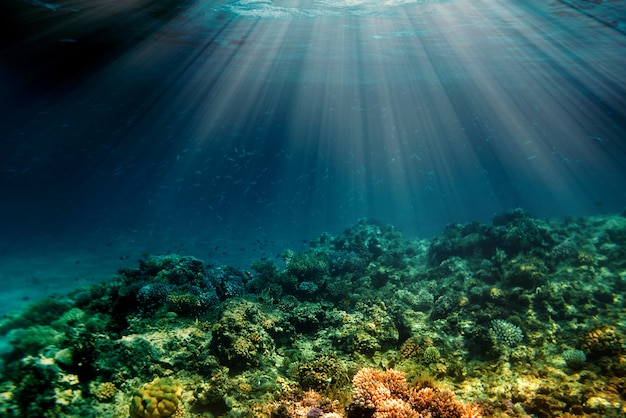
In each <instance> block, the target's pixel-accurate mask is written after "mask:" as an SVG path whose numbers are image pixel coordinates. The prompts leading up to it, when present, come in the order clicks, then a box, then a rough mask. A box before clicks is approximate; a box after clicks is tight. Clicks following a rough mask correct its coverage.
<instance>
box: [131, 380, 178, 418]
mask: <svg viewBox="0 0 626 418" xmlns="http://www.w3.org/2000/svg"><path fill="white" fill-rule="evenodd" d="M182 393H183V390H182V388H181V387H180V386H179V385H177V384H176V383H175V382H174V381H173V380H172V379H170V378H164V379H155V380H154V381H153V382H152V383H150V384H148V385H147V386H146V387H144V388H143V389H140V390H136V391H135V392H134V393H133V399H132V402H131V404H130V411H129V412H130V416H131V418H160V417H169V416H170V415H172V414H173V413H174V411H176V409H177V408H178V403H179V402H180V397H181V395H182Z"/></svg>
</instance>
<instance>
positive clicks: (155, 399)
mask: <svg viewBox="0 0 626 418" xmlns="http://www.w3.org/2000/svg"><path fill="white" fill-rule="evenodd" d="M255 243H256V244H255ZM210 244H211V246H212V247H211V248H212V251H213V253H210V252H209V251H208V250H207V246H208V245H209V242H202V243H201V244H200V241H198V242H196V243H194V244H192V245H189V244H187V245H186V246H179V247H177V248H175V249H174V250H173V251H172V252H169V253H168V254H156V253H154V252H151V251H150V250H151V248H149V246H141V245H135V246H134V247H133V248H134V249H133V250H131V249H130V247H129V248H120V247H116V246H113V248H114V250H110V251H109V252H103V251H102V250H103V249H102V248H99V247H98V246H93V247H90V246H83V247H82V248H81V249H80V250H76V251H74V252H68V251H62V250H61V249H59V252H58V256H55V257H54V258H55V263H53V264H51V263H50V258H49V257H46V258H44V257H40V258H37V257H36V255H32V253H31V255H30V256H29V258H28V259H29V260H31V262H29V263H27V265H26V266H25V263H24V261H23V260H24V258H23V257H16V258H15V259H3V260H2V263H1V264H0V274H1V275H2V276H1V277H0V281H2V282H3V283H5V291H3V292H2V300H1V301H0V307H1V308H0V309H2V314H3V319H2V321H1V322H0V334H2V335H3V341H4V348H3V350H2V363H1V365H0V415H1V416H7V417H81V418H84V417H103V416H110V417H128V416H130V417H131V418H137V417H166V416H172V417H179V418H182V417H320V416H321V417H327V418H337V417H352V418H354V417H426V416H428V417H445V418H450V417H478V416H485V417H487V416H499V417H501V416H507V417H509V416H510V417H524V416H536V417H552V416H563V417H576V416H581V417H582V416H590V417H601V416H602V417H621V416H624V414H626V356H625V354H626V347H625V345H624V333H625V332H626V329H625V327H626V323H625V319H626V310H625V306H626V305H625V303H626V302H625V301H624V297H623V295H624V290H626V217H625V215H624V214H620V215H612V216H597V217H586V218H569V219H548V220H545V219H538V218H534V217H533V216H531V215H530V214H528V213H526V212H524V211H523V210H520V209H516V210H512V211H509V212H506V213H503V214H500V215H497V216H495V217H494V218H493V221H492V223H491V224H490V225H485V224H480V223H478V222H473V223H467V224H453V225H449V226H448V227H447V228H446V229H445V230H444V231H443V233H442V234H441V235H439V236H437V237H435V238H433V239H429V240H425V239H408V238H405V237H404V236H403V234H402V232H401V231H398V230H397V229H396V228H394V227H393V226H390V225H384V224H381V223H379V222H376V221H372V220H365V219H363V220H360V221H358V222H357V223H355V224H353V225H349V226H347V227H346V229H345V231H344V232H343V233H342V234H337V235H330V234H322V235H320V236H319V237H317V238H315V239H313V240H311V241H310V242H309V243H308V248H301V243H297V244H296V243H294V246H293V247H291V249H289V248H284V249H283V250H284V251H281V252H277V251H276V250H275V249H274V248H273V246H274V245H275V244H276V243H272V244H270V243H267V242H264V241H262V240H261V241H259V240H256V241H255V240H254V239H251V240H250V246H247V245H246V246H244V247H239V248H237V247H236V246H234V245H231V246H229V245H227V244H224V245H222V246H220V245H218V244H215V243H213V242H211V243H210ZM214 244H215V245H214ZM104 245H106V244H104ZM255 245H256V247H255ZM270 247H271V248H270ZM109 248H110V247H109ZM139 248H141V249H139ZM242 248H244V249H245V250H246V251H243V250H242ZM125 250H128V251H125ZM220 252H221V254H220ZM244 252H245V253H246V254H245V257H248V259H250V256H255V255H258V257H257V258H255V259H254V261H253V262H252V263H251V264H250V265H246V266H243V265H240V263H241V260H243V259H244V258H245V257H244V255H243V254H242V253H244ZM49 254H52V255H54V253H49ZM102 254H110V255H111V256H110V257H103V256H102ZM203 255H204V256H206V258H207V259H203V257H202V256H203ZM220 255H221V256H222V257H221V258H220ZM105 258H106V260H105ZM20 260H22V262H21V263H20ZM137 260H139V261H137ZM217 260H220V262H219V263H218V262H216V261H217ZM230 262H232V263H230ZM51 265H54V268H53V269H52V268H51V267H50V266H51ZM120 267H121V268H120ZM118 268H120V269H119V271H118V273H117V274H115V275H111V273H110V272H111V271H115V270H116V269H118ZM12 278H20V280H18V281H16V280H12Z"/></svg>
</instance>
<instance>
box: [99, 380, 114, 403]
mask: <svg viewBox="0 0 626 418" xmlns="http://www.w3.org/2000/svg"><path fill="white" fill-rule="evenodd" d="M116 391H117V389H116V388H115V385H114V384H113V383H111V382H103V383H100V384H99V385H98V386H97V387H96V389H95V390H94V392H93V395H94V396H95V397H96V399H98V401H100V402H108V401H110V400H111V399H113V397H114V396H115V392H116Z"/></svg>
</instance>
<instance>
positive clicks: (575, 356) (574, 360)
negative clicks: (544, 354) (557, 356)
mask: <svg viewBox="0 0 626 418" xmlns="http://www.w3.org/2000/svg"><path fill="white" fill-rule="evenodd" d="M561 357H562V358H563V360H565V363H566V364H567V366H568V367H569V368H571V369H580V368H581V367H582V366H583V365H584V364H585V362H586V361H587V356H586V355H585V352H584V351H582V350H565V351H563V352H562V353H561Z"/></svg>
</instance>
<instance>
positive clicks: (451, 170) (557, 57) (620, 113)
mask: <svg viewBox="0 0 626 418" xmlns="http://www.w3.org/2000/svg"><path fill="white" fill-rule="evenodd" d="M5 3H7V5H5V6H2V7H3V8H6V9H3V10H0V11H1V12H2V13H0V14H2V15H3V18H2V21H1V22H0V23H2V25H3V27H5V28H9V30H10V31H11V35H9V36H8V37H6V38H5V39H4V40H3V41H2V44H1V46H2V53H1V54H0V59H1V61H0V63H1V64H0V85H1V86H2V87H1V88H0V98H1V102H0V103H1V104H2V108H3V111H2V114H1V116H0V118H1V119H0V126H1V128H0V135H1V138H2V143H1V146H2V149H1V153H0V193H1V195H2V198H1V199H0V219H1V224H0V228H1V231H2V235H1V236H0V240H1V242H0V249H1V250H2V252H3V257H4V258H3V259H2V261H0V281H4V282H6V283H9V282H10V283H12V286H14V287H16V288H20V287H24V286H26V283H29V284H28V286H29V287H30V288H31V289H32V288H33V287H34V288H36V287H41V286H44V284H45V283H46V279H45V277H47V276H46V272H47V271H48V270H47V269H48V268H49V269H52V268H57V269H58V268H59V265H60V266H62V270H63V269H65V271H68V277H71V281H72V282H71V283H75V282H76V281H78V282H80V280H78V279H77V277H80V278H85V277H87V276H89V277H94V278H96V279H100V278H103V277H105V276H110V275H111V274H113V272H114V267H113V266H114V265H116V264H120V265H121V264H124V263H126V262H128V263H130V262H132V264H134V263H135V260H136V259H137V258H138V257H140V256H141V254H143V253H163V252H172V251H177V252H182V253H185V254H191V255H195V256H197V257H200V258H201V259H203V260H205V261H207V262H211V263H217V264H224V263H229V264H239V265H240V266H245V265H247V264H248V263H249V261H250V260H252V259H254V258H259V257H275V256H276V255H277V254H278V253H279V252H280V251H281V250H282V249H284V248H287V247H290V248H294V249H297V248H299V246H302V245H304V244H303V241H304V240H308V239H311V238H314V237H316V236H317V235H319V234H320V233H321V232H324V231H328V232H331V233H337V232H340V231H341V230H343V228H345V227H346V226H347V225H348V224H351V223H353V222H355V221H356V220H357V219H359V218H361V217H371V218H376V219H378V220H380V221H382V222H383V223H390V224H394V225H396V226H397V227H398V228H399V229H401V230H402V231H403V232H404V233H405V234H406V235H408V236H418V237H425V238H426V237H432V236H434V235H436V234H438V233H439V232H440V231H441V230H442V228H443V227H444V226H445V225H446V224H448V223H452V222H468V221H474V220H476V221H480V222H487V223H488V222H490V220H491V218H492V216H493V215H494V214H495V213H499V212H503V211H505V210H508V209H511V208H515V207H523V208H525V209H526V210H528V211H529V212H530V213H532V214H534V215H536V216H540V217H564V216H583V215H594V214H603V213H615V212H620V211H622V210H623V209H624V207H626V205H625V203H626V188H624V186H623V185H624V182H625V181H626V164H625V163H624V161H626V70H625V69H626V5H625V4H624V2H623V1H621V0H620V1H603V0H597V1H593V2H592V1H583V0H578V1H539V0H529V1H523V2H521V1H504V0H502V1H496V0H483V1H470V0H460V1H454V0H442V1H426V0H424V1H411V0H388V1H384V0H383V1H374V0H320V1H312V0H311V1H297V0H287V1H280V0H278V1H269V0H259V1H254V0H253V1H246V0H239V1H223V0H222V1H188V2H182V1H181V2H177V1H162V2H157V1H139V2H133V3H131V2H124V3H121V4H116V5H115V6H113V5H111V4H110V3H108V2H104V1H97V0H94V1H89V2H78V3H77V2H72V1H65V2H41V1H30V2H24V1H13V0H10V1H8V2H5ZM41 257H43V258H44V259H46V257H47V262H42V263H41V266H40V267H37V268H36V269H35V270H36V271H32V270H33V268H31V267H30V266H29V265H28V264H29V260H32V259H36V258H41ZM85 260H91V261H89V262H87V261H85ZM55 263H57V264H56V265H55ZM59 263H60V264H59ZM81 263H82V264H81ZM85 263H89V264H88V266H93V267H94V268H93V269H92V270H89V269H88V268H87V267H85ZM19 264H23V265H24V269H23V271H20V270H19V269H16V267H15V266H16V265H19ZM46 266H48V267H46ZM55 266H56V267H55ZM77 266H81V269H83V270H76V268H77ZM9 267H10V268H9ZM29 269H30V270H29ZM94 269H95V270H94ZM89 271H91V273H88V272H89ZM48 273H49V271H48ZM70 273H71V274H70ZM24 275H26V276H28V277H30V279H28V280H26V279H25V277H21V276H24ZM48 276H49V274H48ZM33 277H35V278H34V279H33ZM55 277H57V280H59V281H60V282H63V278H62V274H60V275H55ZM58 277H60V278H58ZM68 280H69V279H68ZM42 283H43V284H42ZM65 284H67V283H65ZM70 286H71V284H70ZM50 289H54V285H52V286H51V285H48V291H50Z"/></svg>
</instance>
